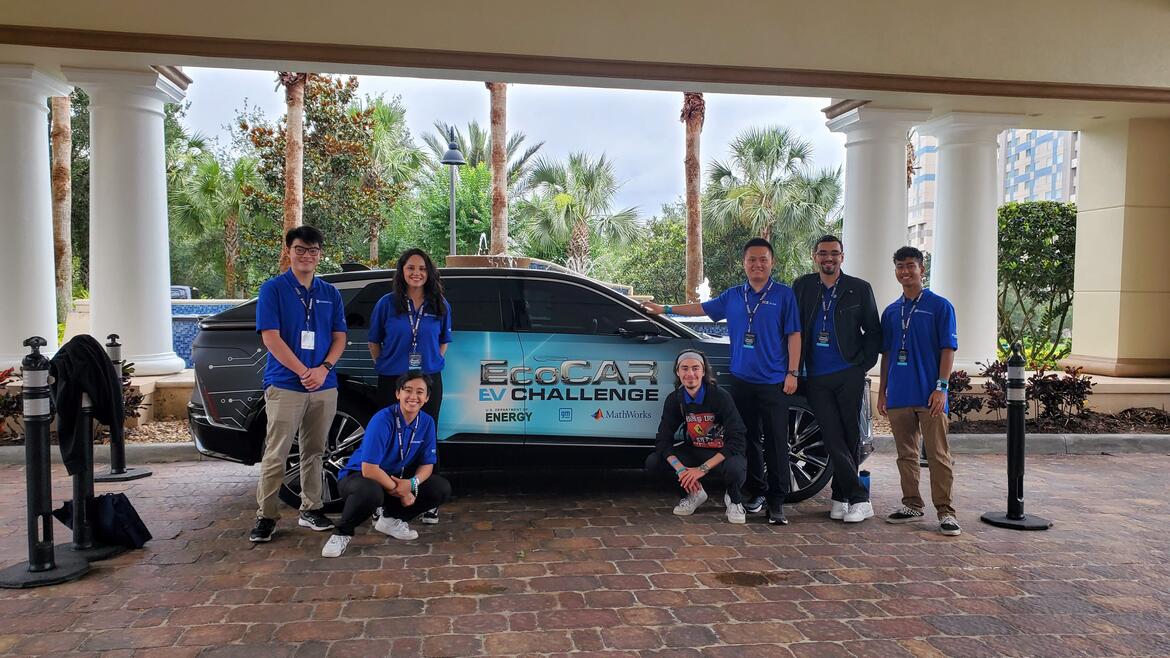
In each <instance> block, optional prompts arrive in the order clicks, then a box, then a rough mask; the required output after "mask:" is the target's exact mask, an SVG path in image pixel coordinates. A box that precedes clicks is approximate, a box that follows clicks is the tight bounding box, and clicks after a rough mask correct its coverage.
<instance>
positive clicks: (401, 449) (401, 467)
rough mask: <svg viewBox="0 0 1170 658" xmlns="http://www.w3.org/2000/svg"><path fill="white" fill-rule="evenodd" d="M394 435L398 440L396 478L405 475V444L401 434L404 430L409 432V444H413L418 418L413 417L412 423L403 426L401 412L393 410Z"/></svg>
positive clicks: (416, 432)
mask: <svg viewBox="0 0 1170 658" xmlns="http://www.w3.org/2000/svg"><path fill="white" fill-rule="evenodd" d="M394 411H395V413H394V435H395V436H396V437H397V438H398V477H400V478H401V477H403V476H404V475H405V473H406V452H407V451H406V443H405V442H404V441H403V440H402V439H403V437H402V434H403V432H404V431H405V430H410V438H411V442H412V443H413V442H414V437H416V436H418V419H419V417H418V416H415V417H414V423H412V424H410V425H406V426H405V427H404V426H403V423H402V421H403V420H405V419H404V418H403V417H402V411H401V410H399V409H395V410H394Z"/></svg>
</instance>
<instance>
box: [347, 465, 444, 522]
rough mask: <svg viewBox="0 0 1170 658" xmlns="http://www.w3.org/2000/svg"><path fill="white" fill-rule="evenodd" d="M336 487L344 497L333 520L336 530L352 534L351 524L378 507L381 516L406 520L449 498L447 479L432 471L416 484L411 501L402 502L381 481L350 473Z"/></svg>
mask: <svg viewBox="0 0 1170 658" xmlns="http://www.w3.org/2000/svg"><path fill="white" fill-rule="evenodd" d="M337 488H338V490H339V491H340V492H341V495H342V496H343V497H344V498H345V507H344V508H343V509H342V512H341V520H340V521H338V522H337V534H339V535H348V536H350V537H352V536H353V530H354V528H356V527H358V526H359V525H361V524H363V523H365V522H366V521H367V520H369V518H370V517H371V516H373V515H374V510H375V509H377V508H379V507H381V508H382V516H388V517H390V518H394V519H399V520H402V521H409V520H411V519H413V518H414V517H416V516H418V515H419V514H422V513H423V512H425V511H427V510H429V509H434V508H436V507H438V506H439V505H442V504H443V503H445V502H447V501H448V500H450V499H451V483H450V482H448V481H447V480H446V479H444V478H443V476H441V475H434V474H432V475H431V476H430V477H429V478H427V479H426V481H425V482H423V483H422V484H420V485H418V495H417V496H416V497H415V500H414V504H413V505H410V506H408V507H407V506H403V505H402V501H401V500H400V499H398V498H396V497H394V496H391V495H390V494H389V493H388V492H387V491H386V490H385V489H383V488H382V485H380V484H378V483H377V482H374V481H373V480H371V479H369V478H365V477H362V475H361V474H360V473H354V474H352V475H348V476H346V477H345V478H344V479H342V481H341V484H339V485H338V487H337Z"/></svg>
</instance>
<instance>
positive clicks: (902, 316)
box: [898, 292, 922, 350]
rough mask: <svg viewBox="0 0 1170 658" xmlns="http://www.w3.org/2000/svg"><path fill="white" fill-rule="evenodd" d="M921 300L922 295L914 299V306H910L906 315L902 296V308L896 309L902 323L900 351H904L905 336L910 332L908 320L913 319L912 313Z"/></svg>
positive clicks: (904, 300) (904, 298) (919, 294)
mask: <svg viewBox="0 0 1170 658" xmlns="http://www.w3.org/2000/svg"><path fill="white" fill-rule="evenodd" d="M921 299H922V293H921V292H920V293H918V296H917V297H915V298H914V304H912V305H911V306H910V315H906V297H905V296H904V295H903V296H902V306H901V308H899V309H898V318H899V319H900V320H901V321H902V349H903V350H905V349H906V334H908V333H909V332H910V320H912V319H913V318H914V311H915V309H917V308H918V302H919V301H920V300H921Z"/></svg>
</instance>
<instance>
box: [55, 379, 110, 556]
mask: <svg viewBox="0 0 1170 658" xmlns="http://www.w3.org/2000/svg"><path fill="white" fill-rule="evenodd" d="M77 441H78V442H79V445H80V446H81V459H82V466H81V470H80V471H78V472H77V474H75V475H74V476H73V541H72V542H71V543H68V544H61V545H59V546H57V551H59V552H60V553H61V554H63V555H66V554H72V555H77V556H79V557H83V558H85V559H86V560H89V561H90V562H96V561H98V560H105V559H107V558H111V557H114V556H115V555H119V554H121V553H125V552H126V547H125V546H118V545H114V544H103V543H101V542H98V541H95V540H94V537H93V521H92V519H91V518H90V516H91V514H92V512H93V503H94V495H93V402H92V401H91V400H90V399H89V395H88V394H87V393H82V394H81V413H80V415H79V416H78V417H77Z"/></svg>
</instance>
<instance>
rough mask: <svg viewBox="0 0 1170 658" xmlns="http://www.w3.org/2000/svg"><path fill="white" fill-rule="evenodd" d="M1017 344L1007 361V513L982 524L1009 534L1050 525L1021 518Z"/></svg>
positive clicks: (1022, 405) (1020, 359) (1021, 399)
mask: <svg viewBox="0 0 1170 658" xmlns="http://www.w3.org/2000/svg"><path fill="white" fill-rule="evenodd" d="M1021 349H1022V346H1021V345H1020V343H1018V342H1017V343H1015V344H1013V345H1012V355H1011V357H1010V358H1009V359H1008V363H1007V366H1008V378H1007V407H1008V412H1007V414H1008V431H1007V450H1008V504H1007V507H1008V508H1007V513H1006V514H1005V513H1003V512H987V513H986V514H984V515H983V516H982V517H980V518H982V519H983V522H984V523H990V524H991V525H993V526H998V527H1000V528H1010V529H1012V530H1047V529H1049V528H1051V527H1052V521H1049V520H1048V519H1045V518H1042V517H1039V516H1028V515H1026V514H1024V415H1025V412H1026V411H1027V405H1028V402H1027V399H1026V397H1025V395H1024V356H1023V354H1022V353H1021Z"/></svg>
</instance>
